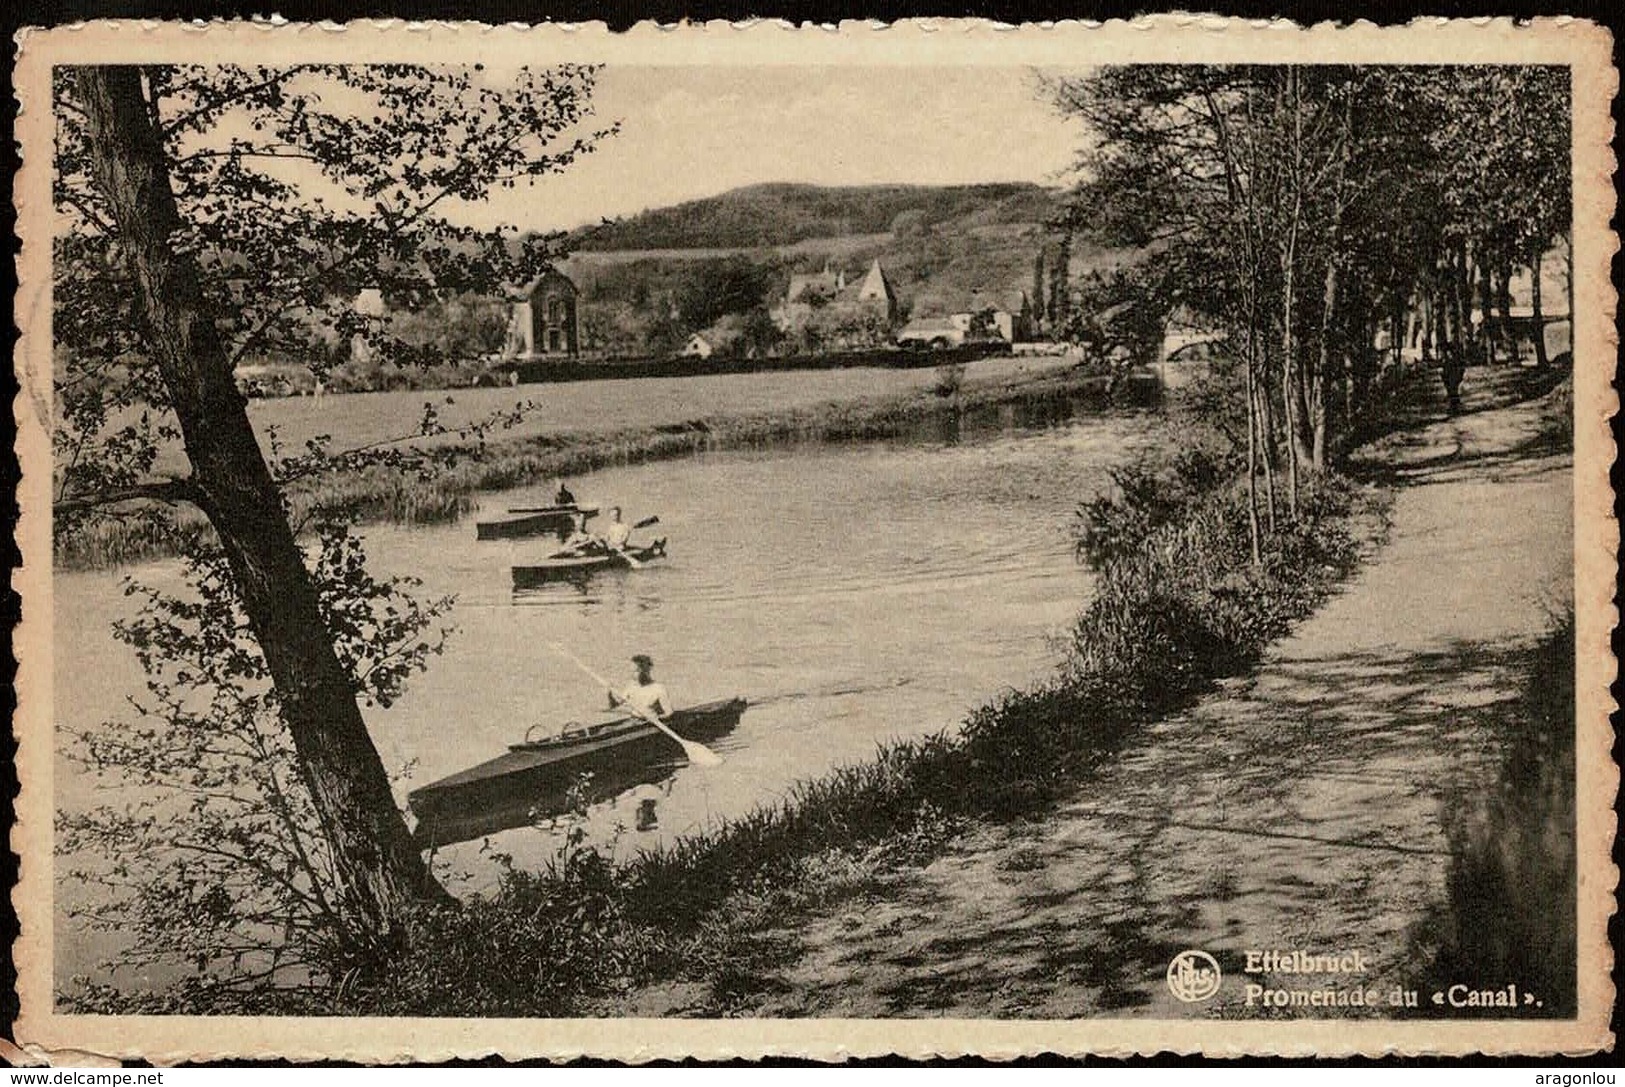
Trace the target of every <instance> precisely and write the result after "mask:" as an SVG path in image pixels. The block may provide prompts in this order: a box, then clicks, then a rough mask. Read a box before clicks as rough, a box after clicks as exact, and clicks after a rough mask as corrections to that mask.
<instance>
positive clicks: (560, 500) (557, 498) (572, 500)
mask: <svg viewBox="0 0 1625 1087" xmlns="http://www.w3.org/2000/svg"><path fill="white" fill-rule="evenodd" d="M553 504H554V505H555V506H573V505H575V504H576V496H575V495H573V494H571V493H570V488H569V487H567V486H565V485H564V480H562V479H561V480H559V489H558V493H557V494H555V495H554V496H553Z"/></svg>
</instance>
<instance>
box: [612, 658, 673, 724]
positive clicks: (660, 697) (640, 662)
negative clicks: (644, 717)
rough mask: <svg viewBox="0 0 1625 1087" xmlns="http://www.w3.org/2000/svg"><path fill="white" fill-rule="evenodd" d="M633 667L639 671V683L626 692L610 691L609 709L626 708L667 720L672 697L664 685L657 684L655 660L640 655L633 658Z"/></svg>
mask: <svg viewBox="0 0 1625 1087" xmlns="http://www.w3.org/2000/svg"><path fill="white" fill-rule="evenodd" d="M632 666H633V667H634V668H636V669H637V673H638V681H637V683H636V684H635V685H634V686H631V687H628V688H627V689H626V690H624V691H610V692H609V708H610V709H616V708H617V707H620V706H626V707H628V708H630V709H632V710H634V711H636V712H639V713H650V714H653V715H654V716H656V717H658V718H660V719H661V720H662V721H663V720H665V719H666V716H667V715H668V714H669V713H671V697H670V696H669V695H667V694H666V688H665V685H664V684H660V683H656V682H655V662H654V659H653V658H652V657H650V656H649V655H648V654H647V653H639V654H637V655H636V656H634V657H633V658H632Z"/></svg>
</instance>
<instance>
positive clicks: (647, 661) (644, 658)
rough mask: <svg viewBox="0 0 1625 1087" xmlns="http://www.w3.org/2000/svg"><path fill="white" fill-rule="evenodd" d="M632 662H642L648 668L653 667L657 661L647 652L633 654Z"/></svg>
mask: <svg viewBox="0 0 1625 1087" xmlns="http://www.w3.org/2000/svg"><path fill="white" fill-rule="evenodd" d="M632 663H633V664H641V665H644V666H645V667H648V668H653V667H654V664H655V661H654V658H653V657H651V656H649V654H647V653H635V654H633V656H632Z"/></svg>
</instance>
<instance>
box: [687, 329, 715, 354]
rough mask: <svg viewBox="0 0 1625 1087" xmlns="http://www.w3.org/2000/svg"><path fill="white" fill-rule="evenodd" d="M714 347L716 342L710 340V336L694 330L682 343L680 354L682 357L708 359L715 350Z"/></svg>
mask: <svg viewBox="0 0 1625 1087" xmlns="http://www.w3.org/2000/svg"><path fill="white" fill-rule="evenodd" d="M716 349H717V348H716V344H714V343H712V342H711V339H710V337H708V336H706V335H705V333H703V332H696V333H694V335H692V336H690V337H689V338H688V342H687V343H685V344H683V350H682V351H681V352H680V354H682V355H683V357H684V358H691V359H708V358H710V357H711V356H712V355H713V354H714V353H715V352H716Z"/></svg>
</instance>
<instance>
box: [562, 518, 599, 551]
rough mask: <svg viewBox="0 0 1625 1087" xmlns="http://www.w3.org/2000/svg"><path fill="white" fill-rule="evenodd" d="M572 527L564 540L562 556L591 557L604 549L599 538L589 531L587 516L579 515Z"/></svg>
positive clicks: (571, 522) (572, 521)
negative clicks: (590, 555)
mask: <svg viewBox="0 0 1625 1087" xmlns="http://www.w3.org/2000/svg"><path fill="white" fill-rule="evenodd" d="M570 526H571V527H570V533H569V535H567V536H566V537H565V538H564V541H563V542H564V547H563V549H562V550H561V551H560V554H566V553H568V554H574V555H589V554H592V553H593V552H595V551H598V550H600V549H601V548H602V547H603V544H602V543H601V542H600V541H599V539H598V537H597V536H594V535H593V534H592V533H590V532H588V531H587V518H586V515H585V514H579V513H578V514H576V515H575V516H574V517H572V518H571V519H570Z"/></svg>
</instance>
